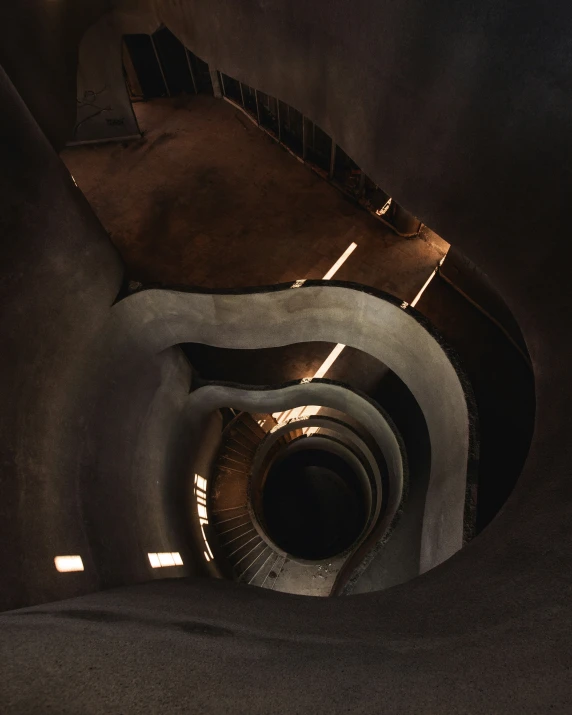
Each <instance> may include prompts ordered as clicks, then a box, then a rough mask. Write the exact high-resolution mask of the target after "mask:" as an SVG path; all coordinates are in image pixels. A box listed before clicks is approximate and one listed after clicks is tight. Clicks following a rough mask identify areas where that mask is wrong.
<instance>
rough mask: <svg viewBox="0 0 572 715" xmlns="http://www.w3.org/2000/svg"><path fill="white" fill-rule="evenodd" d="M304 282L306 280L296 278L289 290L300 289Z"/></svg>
mask: <svg viewBox="0 0 572 715" xmlns="http://www.w3.org/2000/svg"><path fill="white" fill-rule="evenodd" d="M305 282H306V279H305V278H298V280H297V281H295V282H294V283H292V285H291V286H290V288H301V287H302V286H303V285H304V283H305Z"/></svg>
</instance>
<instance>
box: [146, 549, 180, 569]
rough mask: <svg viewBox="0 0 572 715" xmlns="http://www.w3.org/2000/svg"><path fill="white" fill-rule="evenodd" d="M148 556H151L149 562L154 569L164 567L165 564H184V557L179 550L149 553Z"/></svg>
mask: <svg viewBox="0 0 572 715" xmlns="http://www.w3.org/2000/svg"><path fill="white" fill-rule="evenodd" d="M147 556H148V557H149V563H150V564H151V566H152V568H154V569H160V568H164V567H165V566H182V565H183V559H182V558H181V554H180V553H179V552H178V551H161V552H158V553H156V554H155V553H153V554H151V553H149V554H147Z"/></svg>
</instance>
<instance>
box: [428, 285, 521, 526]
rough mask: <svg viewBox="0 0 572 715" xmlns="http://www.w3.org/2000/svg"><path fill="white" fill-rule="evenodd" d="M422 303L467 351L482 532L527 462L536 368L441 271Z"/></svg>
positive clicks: (453, 341) (455, 345)
mask: <svg viewBox="0 0 572 715" xmlns="http://www.w3.org/2000/svg"><path fill="white" fill-rule="evenodd" d="M417 308H418V309H419V310H420V311H421V312H422V313H423V314H424V315H426V316H427V317H428V318H429V319H430V320H431V322H432V323H433V324H434V325H435V327H436V328H437V329H438V330H439V332H440V333H441V334H442V335H443V336H444V338H445V339H446V340H447V342H448V343H449V344H450V345H451V346H452V347H453V348H454V349H455V350H456V351H457V353H458V354H459V355H460V356H461V359H462V362H463V367H464V368H465V371H466V373H467V375H468V377H469V380H470V382H471V385H472V387H473V391H474V395H475V400H476V403H477V410H478V416H479V441H480V449H479V467H478V498H477V524H476V526H477V533H478V532H480V531H482V530H483V529H484V528H485V527H486V526H487V525H488V524H489V523H490V522H491V520H492V519H493V518H494V517H495V515H496V514H497V513H498V511H499V509H500V508H501V507H502V505H503V504H504V503H505V501H506V500H507V498H508V497H509V495H510V493H511V492H512V490H513V488H514V486H515V484H516V481H517V479H518V477H519V476H520V472H521V470H522V467H523V465H524V462H525V459H526V456H527V454H528V449H529V445H530V441H531V439H532V431H533V428H534V414H535V395H534V378H533V375H532V371H531V370H530V368H529V366H528V365H527V363H526V362H525V360H524V359H523V357H522V355H521V354H520V353H519V352H518V350H517V349H516V348H515V347H514V346H513V345H512V344H511V343H510V342H509V341H508V340H507V338H506V336H505V335H504V334H503V333H502V332H501V330H500V329H499V328H498V327H497V326H496V325H495V324H494V323H493V322H491V321H490V320H489V319H488V318H487V317H486V316H485V315H483V314H482V313H481V312H480V311H479V310H478V309H477V308H476V307H475V306H474V305H472V304H471V303H470V302H468V301H467V300H466V299H465V298H463V296H462V295H460V294H459V293H458V292H457V291H456V290H455V289H454V288H452V287H451V286H450V285H449V284H448V283H446V282H445V281H444V280H442V279H440V278H439V277H437V278H435V280H433V281H432V283H431V285H430V286H429V288H428V289H427V291H426V292H425V293H424V295H423V297H422V299H421V301H420V302H419V304H418V305H417Z"/></svg>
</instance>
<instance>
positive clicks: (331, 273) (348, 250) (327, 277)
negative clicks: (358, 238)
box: [322, 243, 357, 281]
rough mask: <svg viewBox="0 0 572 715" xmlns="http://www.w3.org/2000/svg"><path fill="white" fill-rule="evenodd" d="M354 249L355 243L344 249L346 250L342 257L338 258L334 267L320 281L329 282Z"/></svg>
mask: <svg viewBox="0 0 572 715" xmlns="http://www.w3.org/2000/svg"><path fill="white" fill-rule="evenodd" d="M356 248H357V243H350V245H349V246H348V247H347V248H346V250H345V251H344V252H343V253H342V255H341V256H340V257H339V258H338V260H337V261H336V262H335V263H334V265H333V266H332V267H331V268H330V270H329V271H328V272H327V273H326V275H325V276H324V277H323V278H322V280H323V281H329V280H330V279H331V278H332V277H333V276H334V275H335V274H336V273H337V272H338V271H339V270H340V268H341V267H342V266H343V265H344V263H345V262H346V261H347V260H348V258H349V257H350V256H351V255H352V253H353V252H354V251H355V250H356Z"/></svg>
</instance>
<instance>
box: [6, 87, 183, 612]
mask: <svg viewBox="0 0 572 715" xmlns="http://www.w3.org/2000/svg"><path fill="white" fill-rule="evenodd" d="M0 94H1V97H2V102H1V103H2V106H3V107H4V111H3V113H2V119H1V120H0V134H1V136H2V139H3V142H2V143H3V146H4V147H5V151H4V152H3V154H2V167H3V171H2V183H1V186H0V190H1V197H2V202H3V204H2V206H3V208H2V221H3V235H4V237H9V236H12V237H13V240H8V239H7V240H3V241H2V257H1V264H2V266H3V276H2V282H1V288H0V290H1V291H2V293H1V300H2V311H1V315H0V321H1V331H2V336H3V339H2V346H3V348H2V351H1V358H0V359H1V360H2V370H1V371H0V380H1V383H0V393H1V394H2V401H3V404H5V405H9V406H10V409H9V410H8V409H6V410H4V411H3V412H2V415H1V416H0V444H1V445H2V470H1V472H0V480H1V482H0V486H1V492H2V499H1V500H0V501H1V504H0V513H1V517H2V518H1V519H0V522H1V525H0V529H1V530H2V543H3V544H4V548H3V549H2V550H1V551H0V568H1V570H2V573H3V577H2V580H1V585H0V607H1V608H2V609H8V608H15V607H18V606H21V605H24V604H30V603H39V602H40V603H41V602H45V601H49V600H53V599H57V598H62V597H67V596H73V595H77V594H81V593H86V592H90V591H93V590H95V589H98V588H103V587H109V586H113V585H122V584H126V583H133V582H137V581H146V580H149V579H151V578H157V577H162V576H163V575H164V574H160V573H158V572H157V571H153V570H152V569H151V568H150V566H149V562H148V559H147V552H148V551H154V552H156V551H157V550H161V549H163V550H165V551H167V550H168V551H181V552H182V553H184V554H185V558H186V563H185V568H184V569H180V573H181V574H184V575H189V574H192V573H194V567H193V559H192V557H191V555H190V552H191V549H190V548H189V546H188V545H187V542H186V540H184V539H183V538H182V536H181V534H182V533H183V531H182V526H181V525H180V524H179V523H178V522H177V520H176V518H175V517H176V515H173V514H172V513H171V510H172V503H173V500H172V494H171V493H170V492H171V490H172V489H173V488H174V485H175V482H176V481H177V479H179V478H182V477H183V476H184V471H183V470H184V468H185V467H186V460H185V449H186V444H185V442H184V441H182V439H181V431H183V432H184V430H185V423H186V422H185V421H186V419H187V418H188V415H187V414H186V413H185V405H186V404H187V402H188V391H189V388H190V382H191V371H190V366H189V364H188V362H187V361H186V360H185V359H184V357H183V355H182V353H181V352H180V351H179V350H178V349H172V350H168V351H163V352H162V353H160V354H156V355H154V356H148V355H147V356H144V358H143V359H142V360H141V359H139V357H140V356H139V357H138V356H136V355H132V356H131V360H130V361H129V364H126V363H113V361H110V360H109V356H106V350H105V347H104V346H103V345H102V335H103V332H102V330H103V325H104V323H105V322H106V320H108V318H109V315H110V308H111V305H112V304H113V302H114V300H115V299H116V296H117V294H118V293H119V290H120V288H121V280H122V264H121V261H120V258H119V256H118V254H117V251H116V250H115V249H114V247H113V246H112V245H111V243H110V242H109V239H108V237H107V235H106V234H105V231H104V230H103V229H102V227H101V225H100V224H99V223H98V221H97V219H96V217H95V216H94V214H93V212H92V211H91V209H90V207H89V205H88V204H87V202H86V201H85V199H84V197H83V196H82V194H81V192H80V191H79V190H78V189H77V187H76V186H75V185H74V183H73V181H72V178H71V176H70V174H69V172H68V171H67V169H66V168H65V166H64V165H63V164H62V163H61V161H60V160H59V159H58V157H57V156H56V155H55V153H54V152H53V150H52V148H51V147H50V145H49V143H48V142H47V140H46V138H45V137H44V136H43V135H42V133H41V132H40V130H39V128H38V126H37V125H36V124H35V122H34V120H33V119H32V117H31V116H30V114H29V112H28V110H27V109H26V107H25V106H24V105H23V103H22V102H21V100H20V99H19V98H18V96H17V95H16V93H15V91H14V88H13V87H12V86H11V84H10V82H9V81H8V79H7V78H6V76H5V75H4V74H2V75H1V77H0ZM4 202H5V203H4ZM15 237H18V239H17V240H16V238H15ZM102 348H103V349H102ZM18 356H19V357H18ZM54 480H55V481H54ZM181 542H182V543H181ZM67 554H79V555H81V557H82V560H83V564H84V571H83V572H81V573H69V574H63V575H62V574H60V573H58V572H57V571H56V568H55V565H54V557H56V556H58V555H67ZM187 555H188V557H187Z"/></svg>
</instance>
